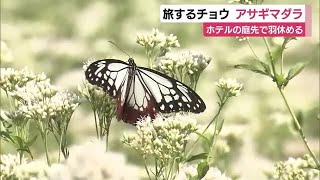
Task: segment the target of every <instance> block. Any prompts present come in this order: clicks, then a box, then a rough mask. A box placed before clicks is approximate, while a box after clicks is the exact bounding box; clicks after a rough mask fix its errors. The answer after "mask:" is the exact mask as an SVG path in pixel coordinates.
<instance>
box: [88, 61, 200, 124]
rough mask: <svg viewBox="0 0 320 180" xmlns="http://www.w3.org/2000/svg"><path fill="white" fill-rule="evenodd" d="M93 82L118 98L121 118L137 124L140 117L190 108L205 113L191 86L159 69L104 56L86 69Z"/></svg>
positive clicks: (117, 105) (187, 110)
mask: <svg viewBox="0 0 320 180" xmlns="http://www.w3.org/2000/svg"><path fill="white" fill-rule="evenodd" d="M85 76H86V79H87V80H88V81H89V83H90V84H93V85H97V86H99V87H101V88H102V89H103V90H104V91H106V92H107V93H108V94H109V95H110V96H111V97H113V98H115V99H116V109H117V110H116V112H117V119H118V120H123V121H124V122H126V123H130V124H135V123H136V122H137V121H138V120H139V119H140V118H143V117H145V116H150V117H151V118H152V119H154V118H155V116H156V114H157V113H159V112H161V113H171V112H178V111H186V112H193V113H201V112H203V111H204V110H205V109H206V105H205V103H204V102H203V100H202V99H201V98H200V96H199V95H198V94H197V93H195V92H194V91H193V90H192V89H191V88H190V87H188V86H187V85H185V84H183V83H182V82H179V81H177V80H175V79H173V78H171V77H170V76H167V75H165V74H162V73H160V72H158V71H155V70H152V69H149V68H145V67H139V66H137V65H136V64H135V62H134V60H133V59H132V58H129V60H128V63H126V62H123V61H121V60H117V59H102V60H98V61H95V62H93V63H91V64H90V65H89V66H88V68H87V69H86V71H85Z"/></svg>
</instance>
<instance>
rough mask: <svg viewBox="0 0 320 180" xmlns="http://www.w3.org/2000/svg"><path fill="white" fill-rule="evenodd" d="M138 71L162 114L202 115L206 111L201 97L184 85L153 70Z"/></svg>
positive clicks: (139, 69)
mask: <svg viewBox="0 0 320 180" xmlns="http://www.w3.org/2000/svg"><path fill="white" fill-rule="evenodd" d="M137 71H138V72H139V73H140V75H141V77H142V80H143V81H144V83H145V84H146V86H147V87H148V89H149V91H150V92H151V94H152V96H153V97H154V99H155V101H156V103H157V108H158V110H159V111H160V112H163V113H169V112H177V111H187V112H194V113H200V112H203V111H204V110H205V109H206V106H205V104H204V102H203V100H202V99H201V98H200V97H199V95H198V94H196V93H195V92H194V91H193V90H192V89H191V88H189V87H188V86H186V85H184V84H183V83H181V82H179V81H177V80H175V79H173V78H171V77H169V76H167V75H165V74H162V73H159V72H157V71H155V70H152V69H147V68H143V67H139V68H138V69H137Z"/></svg>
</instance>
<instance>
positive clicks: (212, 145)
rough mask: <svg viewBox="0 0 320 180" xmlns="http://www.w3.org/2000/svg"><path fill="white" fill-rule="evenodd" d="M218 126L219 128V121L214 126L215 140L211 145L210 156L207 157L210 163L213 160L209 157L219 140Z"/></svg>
mask: <svg viewBox="0 0 320 180" xmlns="http://www.w3.org/2000/svg"><path fill="white" fill-rule="evenodd" d="M217 126H218V120H216V124H215V126H214V135H213V137H214V139H213V142H212V144H211V147H210V150H209V154H208V157H207V161H208V162H209V159H211V158H213V157H212V156H209V155H210V154H211V152H212V151H213V148H214V146H215V144H216V142H217V138H218V134H217Z"/></svg>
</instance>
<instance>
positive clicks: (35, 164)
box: [14, 160, 48, 180]
mask: <svg viewBox="0 0 320 180" xmlns="http://www.w3.org/2000/svg"><path fill="white" fill-rule="evenodd" d="M47 168H48V165H47V163H46V162H44V161H39V160H36V161H31V162H29V163H26V164H22V165H19V166H17V168H16V169H15V170H14V174H15V176H16V177H17V178H18V179H19V180H20V179H21V180H24V179H28V180H41V179H43V180H46V179H47V177H46V176H47V175H46V170H47Z"/></svg>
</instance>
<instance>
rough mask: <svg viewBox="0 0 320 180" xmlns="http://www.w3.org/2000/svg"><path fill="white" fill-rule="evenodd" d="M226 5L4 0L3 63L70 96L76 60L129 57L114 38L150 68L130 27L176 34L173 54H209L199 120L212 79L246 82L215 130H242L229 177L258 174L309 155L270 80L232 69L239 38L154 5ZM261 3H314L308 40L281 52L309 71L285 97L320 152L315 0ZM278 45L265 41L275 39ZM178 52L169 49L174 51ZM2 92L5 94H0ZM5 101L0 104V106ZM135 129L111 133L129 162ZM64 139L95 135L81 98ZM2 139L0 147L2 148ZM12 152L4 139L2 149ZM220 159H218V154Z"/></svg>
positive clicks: (240, 59) (211, 94) (171, 0)
mask: <svg viewBox="0 0 320 180" xmlns="http://www.w3.org/2000/svg"><path fill="white" fill-rule="evenodd" d="M192 3H197V4H227V1H224V0H215V1H209V0H199V1H196V0H193V1H191V0H166V1H155V0H153V1H152V0H149V1H148V0H135V1H132V0H121V1H120V0H109V1H102V0H91V1H86V0H69V1H63V0H28V1H21V0H2V1H1V40H2V41H4V42H6V43H7V45H8V47H9V48H10V50H11V51H12V54H13V59H12V61H6V62H1V67H13V68H16V69H22V68H23V67H25V66H27V67H28V68H29V69H30V70H32V71H34V72H35V73H41V72H44V73H46V74H47V76H48V77H50V78H51V80H52V83H53V84H54V85H57V86H59V87H62V88H65V89H69V90H72V91H74V92H77V86H78V85H79V84H81V83H82V81H83V78H84V73H83V70H82V65H83V62H85V61H87V60H88V59H90V58H91V59H92V58H94V59H101V58H106V57H116V58H118V59H123V60H126V59H127V58H128V57H127V56H126V55H125V54H124V53H122V52H120V51H119V50H118V49H117V48H115V47H114V46H112V45H111V44H109V43H107V41H108V40H112V41H113V42H116V44H118V45H119V46H120V47H121V48H122V49H124V50H125V51H126V52H128V53H129V54H130V55H131V56H133V57H134V59H135V60H136V63H137V64H139V65H140V66H146V65H147V59H146V56H145V55H144V49H143V48H142V47H141V46H139V45H138V44H136V42H135V41H136V35H137V33H151V30H152V28H158V29H159V30H160V31H161V32H164V33H166V34H171V33H172V34H174V35H176V36H177V37H178V40H179V42H180V45H181V47H180V48H179V49H177V51H183V50H195V51H199V52H202V53H204V54H205V55H207V56H209V57H212V58H213V61H211V63H210V65H209V66H208V67H207V69H206V70H205V71H204V73H203V74H202V76H201V78H200V82H199V84H198V88H197V89H198V93H199V95H200V96H201V97H202V98H203V99H204V100H205V102H206V104H207V110H206V111H205V112H204V113H203V114H201V115H199V116H197V118H198V119H199V123H200V124H205V123H207V122H208V121H210V120H211V118H212V116H213V115H214V114H215V110H216V109H217V105H216V100H217V97H216V94H215V90H216V87H215V85H214V82H215V81H217V80H218V79H219V78H220V77H232V78H237V79H238V80H239V81H240V82H242V83H243V84H244V91H243V92H242V95H241V96H239V97H237V98H233V99H232V100H231V101H230V102H229V104H228V105H227V107H226V109H224V111H223V117H224V119H225V123H226V125H225V126H224V128H223V130H222V131H225V132H227V131H228V132H230V131H234V132H239V133H237V134H238V136H237V137H236V138H238V139H239V140H240V141H241V142H242V143H241V145H239V146H235V147H234V148H233V149H231V150H230V153H229V155H228V154H227V155H226V156H231V154H232V156H234V158H232V161H231V163H230V165H229V166H230V168H231V169H232V171H233V173H235V174H239V175H240V176H241V177H243V179H263V178H265V177H264V175H263V172H264V170H265V169H270V168H272V167H273V163H274V162H275V161H277V160H286V159H287V158H288V157H297V156H301V155H303V154H305V153H306V152H307V151H306V149H305V147H304V146H303V143H302V141H301V140H300V138H299V136H298V134H297V133H296V132H295V131H294V128H293V126H292V124H291V123H292V120H291V118H290V116H289V113H288V112H287V109H286V108H285V105H284V102H283V100H282V99H281V96H280V94H279V92H278V91H277V89H276V86H275V84H274V83H273V82H272V81H271V80H270V79H268V78H266V77H264V76H261V75H257V74H253V73H250V72H247V71H243V70H236V69H233V68H231V67H230V66H231V65H234V64H239V63H246V62H248V59H250V57H252V53H251V51H250V49H249V48H248V46H247V44H246V43H245V42H239V41H238V40H237V39H236V38H205V37H203V36H202V26H201V24H185V23H181V24H163V23H160V22H159V6H160V5H161V4H192ZM265 4H310V5H311V6H312V16H313V19H312V32H313V35H312V36H311V37H305V38H299V39H298V41H293V42H291V43H290V44H289V46H290V47H289V49H287V51H286V52H285V65H286V67H290V66H292V65H293V64H295V63H296V62H299V61H303V62H307V63H308V65H307V67H306V69H305V70H304V71H303V72H302V73H301V74H300V75H298V76H297V77H296V78H295V79H294V80H293V81H291V82H290V84H289V85H288V87H287V88H286V93H287V97H288V100H289V103H291V105H292V107H293V108H294V110H295V112H296V113H297V114H299V116H300V117H301V119H302V124H303V129H304V132H305V133H306V136H307V138H308V140H309V141H310V145H311V147H312V148H313V149H314V150H315V152H316V154H317V155H318V156H319V137H320V127H319V126H320V121H319V120H317V116H319V1H317V0H308V1H304V0H283V1H275V0H266V1H265ZM280 41H281V39H279V38H274V39H272V43H273V44H277V43H279V42H280ZM251 42H252V43H253V45H254V49H255V50H256V52H257V54H258V56H259V57H264V56H265V52H266V49H265V47H264V44H263V41H262V39H260V38H252V39H251ZM173 52H175V50H174V51H173ZM1 96H2V98H1V99H5V98H4V95H3V93H2V95H1ZM1 106H5V102H2V103H1ZM123 126H125V127H126V128H127V129H128V130H129V129H133V128H132V127H131V126H130V125H127V124H124V123H122V122H116V120H115V121H114V123H113V125H112V129H111V139H112V142H111V149H112V150H114V151H122V152H126V154H127V155H128V158H129V160H130V161H131V162H132V163H137V162H135V161H136V159H135V154H134V152H132V151H131V150H129V149H128V148H126V147H125V146H124V145H122V144H121V143H120V141H119V139H120V138H121V137H122V132H123V131H126V130H125V129H124V128H123ZM69 129H70V130H69V133H70V144H79V143H81V142H84V141H85V140H87V139H94V135H95V129H94V121H93V115H92V114H91V110H90V109H89V107H88V106H87V105H86V104H82V105H81V106H80V107H79V108H78V109H77V110H76V112H75V114H74V116H73V119H72V121H71V124H70V128H69ZM3 144H4V143H2V145H3ZM33 151H34V152H35V153H36V157H41V154H40V153H41V152H42V146H41V143H40V141H39V143H37V144H36V146H34V149H33ZM9 152H12V153H13V152H14V149H13V148H12V147H10V146H8V145H7V144H5V145H3V146H1V153H9ZM221 158H223V157H221Z"/></svg>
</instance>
